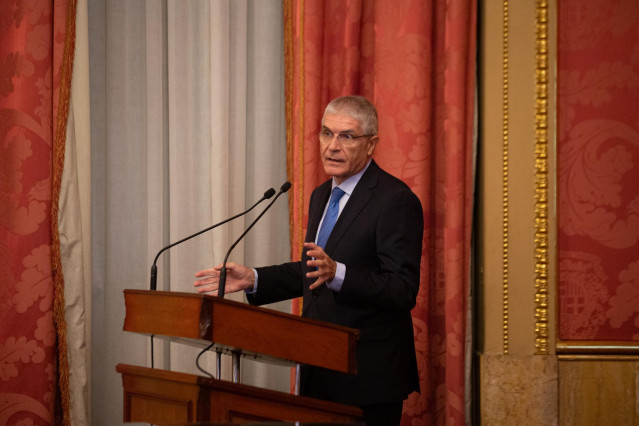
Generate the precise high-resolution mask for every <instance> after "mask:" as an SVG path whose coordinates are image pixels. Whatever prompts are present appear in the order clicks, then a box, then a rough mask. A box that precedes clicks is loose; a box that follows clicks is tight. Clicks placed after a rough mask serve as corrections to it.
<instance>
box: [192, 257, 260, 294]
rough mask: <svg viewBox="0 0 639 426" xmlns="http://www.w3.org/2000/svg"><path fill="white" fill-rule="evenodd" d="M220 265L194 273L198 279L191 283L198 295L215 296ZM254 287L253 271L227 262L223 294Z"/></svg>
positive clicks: (218, 281)
mask: <svg viewBox="0 0 639 426" xmlns="http://www.w3.org/2000/svg"><path fill="white" fill-rule="evenodd" d="M221 270H222V265H221V264H220V265H217V266H215V267H213V268H210V269H203V270H201V271H198V272H196V273H195V277H196V278H199V279H198V280H197V281H195V282H194V283H193V286H194V287H195V288H196V289H197V292H198V293H211V292H212V293H214V294H215V295H217V289H218V286H219V283H220V271H221ZM254 285H255V273H254V272H253V269H251V268H247V267H246V266H244V265H240V264H238V263H233V262H229V263H227V264H226V284H225V288H224V294H227V293H235V292H236V291H242V290H247V289H248V290H250V289H252V288H253V286H254Z"/></svg>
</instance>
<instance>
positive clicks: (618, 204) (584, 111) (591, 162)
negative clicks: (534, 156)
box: [557, 0, 639, 344]
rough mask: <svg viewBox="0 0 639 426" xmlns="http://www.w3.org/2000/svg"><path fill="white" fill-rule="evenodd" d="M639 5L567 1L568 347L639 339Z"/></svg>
mask: <svg viewBox="0 0 639 426" xmlns="http://www.w3.org/2000/svg"><path fill="white" fill-rule="evenodd" d="M637 28H639V8H638V7H637V3H636V1H632V0H623V1H619V2H615V3H610V2H607V1H605V0H592V1H588V2H581V1H578V0H565V1H562V2H559V31H558V38H559V41H558V47H559V67H558V68H559V70H558V71H559V73H558V83H559V89H558V100H557V104H558V110H559V116H558V118H559V120H558V130H559V138H558V165H559V176H558V178H559V179H558V183H559V185H558V193H557V197H558V215H559V227H558V228H559V229H558V243H559V336H560V339H562V340H595V341H597V340H599V341H619V342H620V343H621V344H625V343H624V342H628V341H634V342H635V344H636V342H638V341H639V256H638V253H639V191H638V190H637V182H639V163H638V159H639V127H638V126H637V124H638V122H637V105H639V31H637Z"/></svg>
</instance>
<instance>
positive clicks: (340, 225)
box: [312, 161, 380, 255]
mask: <svg viewBox="0 0 639 426" xmlns="http://www.w3.org/2000/svg"><path fill="white" fill-rule="evenodd" d="M379 171H380V169H379V167H378V166H377V164H376V163H375V161H372V162H371V164H370V165H369V166H368V169H366V171H365V172H364V174H363V175H362V178H361V179H360V180H359V182H358V183H357V185H356V186H355V189H354V190H353V193H352V194H351V196H350V198H349V199H348V202H347V203H346V206H344V210H343V211H342V213H341V214H340V215H339V218H338V219H337V222H336V223H335V226H334V227H333V231H332V232H331V235H330V236H329V237H328V241H326V247H325V248H324V251H325V252H326V253H327V254H328V255H330V254H331V253H332V251H333V249H334V248H335V246H336V245H337V243H338V242H339V240H340V239H341V238H342V237H343V236H344V233H345V232H346V231H347V230H348V227H349V226H350V224H351V223H352V222H353V220H355V218H357V216H358V215H359V214H360V213H361V211H362V210H363V209H364V207H366V204H368V202H369V200H370V199H371V197H372V196H373V190H374V188H375V187H376V186H377V180H378V178H379ZM326 202H328V195H327V196H326ZM326 202H325V203H324V204H326ZM322 212H323V211H322ZM322 212H320V219H321V215H322ZM318 223H319V219H318ZM317 226H318V225H317V224H316V225H315V229H316V230H317ZM312 235H315V234H312Z"/></svg>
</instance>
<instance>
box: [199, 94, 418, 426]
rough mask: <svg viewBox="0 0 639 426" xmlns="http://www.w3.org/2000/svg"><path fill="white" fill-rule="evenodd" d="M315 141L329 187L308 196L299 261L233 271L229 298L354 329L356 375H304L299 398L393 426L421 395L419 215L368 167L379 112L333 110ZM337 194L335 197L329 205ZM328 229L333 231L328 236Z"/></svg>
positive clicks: (210, 286)
mask: <svg viewBox="0 0 639 426" xmlns="http://www.w3.org/2000/svg"><path fill="white" fill-rule="evenodd" d="M318 139H319V140H318V145H319V149H320V154H321V159H322V163H323V166H324V170H325V172H326V173H327V174H328V175H329V176H331V177H332V178H331V179H330V180H329V181H327V182H325V183H324V184H322V185H320V186H319V187H317V188H316V189H315V190H314V191H313V193H312V194H311V199H310V208H309V221H308V231H307V234H306V242H305V243H304V250H303V253H302V260H301V261H300V262H290V263H285V264H282V265H277V266H269V267H263V268H256V269H251V268H247V267H246V266H242V265H238V264H235V263H229V264H227V282H226V292H228V293H231V292H235V291H240V290H245V291H246V292H247V297H248V301H249V303H251V304H254V305H262V304H267V303H273V302H276V301H280V300H285V299H289V298H295V297H299V296H304V306H303V312H302V315H303V316H304V317H307V318H312V319H315V320H320V321H327V322H331V323H334V324H339V325H343V326H347V327H352V328H356V329H358V330H360V338H359V341H358V343H357V349H356V360H357V371H358V373H357V374H356V375H348V374H344V373H338V372H334V371H330V370H325V369H321V368H317V367H311V366H304V367H303V368H302V371H301V377H300V382H301V385H300V393H301V394H302V395H307V396H311V397H315V398H321V399H326V400H330V401H336V402H340V403H344V404H350V405H357V406H359V407H361V408H362V410H363V413H364V420H365V421H366V423H367V424H368V425H384V426H389V425H399V423H400V420H401V413H402V405H403V400H404V399H405V398H406V397H407V396H408V394H410V393H411V392H413V391H419V381H418V374H417V362H416V356H415V345H414V338H413V323H412V318H411V315H410V311H411V309H412V308H413V307H414V306H415V303H416V298H417V292H418V290H419V273H420V258H421V249H422V234H423V214H422V207H421V204H420V202H419V199H418V198H417V196H415V194H414V193H413V192H412V191H411V190H410V188H409V187H408V186H407V185H406V184H404V183H403V182H402V181H400V180H399V179H397V178H395V177H393V176H391V175H390V174H388V173H386V172H385V171H383V170H382V169H380V168H379V166H378V165H377V164H376V163H375V162H374V161H373V160H372V156H373V153H374V151H375V147H376V145H377V143H378V141H379V137H378V135H377V111H376V109H375V106H374V105H373V104H371V103H370V102H369V101H368V100H366V99H365V98H362V97H359V96H345V97H341V98H337V99H334V100H333V101H331V102H330V103H329V104H328V106H327V107H326V110H325V112H324V117H323V119H322V129H321V131H320V134H319V136H318ZM335 187H337V188H339V189H338V190H336V191H333V188H335ZM340 190H341V191H340ZM333 192H337V193H339V195H337V194H336V198H335V199H334V200H332V201H331V202H329V198H332V197H331V194H332V193H333ZM335 216H337V220H336V221H335ZM332 222H334V227H333V228H332V231H328V230H326V229H324V228H327V227H328V228H330V227H331V226H330V225H329V224H330V223H332ZM326 234H328V235H330V236H328V239H327V240H326V237H325V235H326ZM220 268H221V265H219V266H217V267H215V268H211V269H206V270H203V271H199V272H198V273H196V274H195V275H196V277H198V278H199V280H197V281H196V282H195V284H194V285H195V286H196V287H197V288H198V291H199V292H208V291H216V290H217V283H218V280H219V279H218V274H219V270H220Z"/></svg>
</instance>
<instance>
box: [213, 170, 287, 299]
mask: <svg viewBox="0 0 639 426" xmlns="http://www.w3.org/2000/svg"><path fill="white" fill-rule="evenodd" d="M290 188H291V183H290V182H285V183H284V184H283V185H282V186H281V187H280V192H278V193H277V195H276V196H275V198H273V201H271V202H270V203H269V205H268V206H266V208H265V209H264V210H262V213H260V214H259V216H258V217H256V218H255V220H254V221H253V223H251V224H250V225H249V227H248V228H246V230H245V231H244V232H243V233H242V235H240V238H238V239H237V240H236V241H235V242H234V243H233V245H232V246H231V248H229V251H228V252H226V257H225V258H224V263H223V264H222V269H220V281H219V285H218V288H217V296H218V297H220V298H222V299H223V298H224V292H225V290H226V262H227V260H228V258H229V255H230V254H231V251H232V250H233V249H234V248H235V246H236V245H237V244H238V243H239V242H240V241H241V240H242V238H244V236H245V235H246V234H247V233H248V232H249V231H250V230H251V228H253V226H254V225H255V224H256V223H257V221H258V220H260V218H261V217H262V216H264V213H266V211H267V210H268V209H270V208H271V206H272V205H273V203H275V201H277V199H278V198H279V196H280V195H282V194H283V193H285V192H286V191H288V190H289V189H290Z"/></svg>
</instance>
